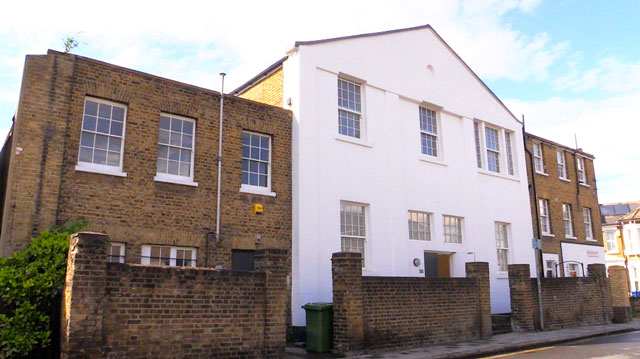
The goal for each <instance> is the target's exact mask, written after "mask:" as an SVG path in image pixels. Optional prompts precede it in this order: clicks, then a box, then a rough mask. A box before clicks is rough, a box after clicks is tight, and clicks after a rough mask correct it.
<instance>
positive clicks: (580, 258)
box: [561, 242, 605, 277]
mask: <svg viewBox="0 0 640 359" xmlns="http://www.w3.org/2000/svg"><path fill="white" fill-rule="evenodd" d="M561 245H562V258H563V260H564V263H563V270H564V276H565V277H569V276H570V272H571V268H569V266H570V265H572V264H577V263H571V262H579V263H582V265H580V264H577V265H578V266H579V267H580V269H579V271H578V274H577V275H578V276H579V277H582V276H583V275H584V276H588V275H589V271H588V270H587V266H588V265H589V264H605V257H604V247H601V246H590V245H585V244H577V243H567V242H562V243H561ZM583 266H584V273H582V267H583Z"/></svg>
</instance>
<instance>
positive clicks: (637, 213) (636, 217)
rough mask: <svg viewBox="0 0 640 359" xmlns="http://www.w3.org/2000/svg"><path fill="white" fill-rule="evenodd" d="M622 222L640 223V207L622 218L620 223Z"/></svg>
mask: <svg viewBox="0 0 640 359" xmlns="http://www.w3.org/2000/svg"><path fill="white" fill-rule="evenodd" d="M622 221H640V207H638V208H636V209H634V210H633V211H631V212H629V213H627V214H625V215H624V216H622V218H620V222H622Z"/></svg>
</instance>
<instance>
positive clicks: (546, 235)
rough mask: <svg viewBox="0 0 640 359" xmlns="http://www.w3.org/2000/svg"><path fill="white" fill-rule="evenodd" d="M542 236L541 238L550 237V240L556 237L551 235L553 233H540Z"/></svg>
mask: <svg viewBox="0 0 640 359" xmlns="http://www.w3.org/2000/svg"><path fill="white" fill-rule="evenodd" d="M542 236H543V237H552V238H555V237H556V235H555V234H553V233H542Z"/></svg>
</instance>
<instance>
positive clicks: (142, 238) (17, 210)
mask: <svg viewBox="0 0 640 359" xmlns="http://www.w3.org/2000/svg"><path fill="white" fill-rule="evenodd" d="M87 96H91V97H95V98H99V99H104V100H109V101H112V102H116V103H120V104H122V105H125V106H126V108H127V117H126V130H125V139H124V142H125V144H124V152H123V153H124V155H123V171H124V172H125V173H126V174H127V175H126V177H118V176H110V175H104V174H97V173H88V172H80V171H77V170H76V169H75V166H76V165H77V163H78V160H77V159H78V149H79V141H80V132H81V126H82V117H83V108H84V101H85V98H86V97H87ZM219 104H220V95H219V93H218V92H215V91H211V90H207V89H203V88H200V87H196V86H191V85H187V84H183V83H180V82H176V81H172V80H168V79H164V78H160V77H157V76H152V75H148V74H145V73H141V72H138V71H134V70H130V69H126V68H122V67H118V66H114V65H111V64H107V63H104V62H100V61H96V60H92V59H88V58H84V57H80V56H76V55H71V54H63V53H59V52H56V51H49V52H48V54H47V55H42V56H27V59H26V62H25V71H24V75H23V82H22V90H21V95H20V102H19V106H18V113H17V116H16V121H15V128H14V133H13V143H12V146H13V147H12V151H11V156H12V158H11V162H10V169H9V175H8V180H7V200H6V204H7V205H6V206H5V213H4V217H3V226H2V234H1V237H0V251H1V253H0V254H2V255H4V256H7V255H10V254H11V253H13V252H14V251H16V250H19V249H22V248H24V247H25V246H26V244H27V243H28V241H29V238H30V237H31V236H32V235H34V234H36V233H38V232H39V231H42V230H44V229H47V228H49V227H51V226H53V225H56V224H62V223H65V222H67V221H70V220H75V219H78V218H84V219H87V220H88V221H89V227H88V228H87V230H90V231H95V232H101V233H106V234H108V235H109V236H110V238H111V240H112V241H114V242H125V243H126V253H125V256H126V262H128V263H140V255H141V246H142V245H144V244H156V245H174V246H187V247H195V248H197V265H198V266H204V265H206V264H208V266H210V267H213V266H215V265H222V266H224V267H225V268H229V267H230V266H231V250H232V249H243V250H257V249H260V248H269V247H275V248H283V249H286V250H288V251H290V248H291V113H290V112H289V111H286V110H283V109H282V108H279V107H274V106H268V105H264V104H259V103H256V102H252V101H249V100H245V99H241V98H238V97H232V96H228V97H225V105H224V109H225V114H224V125H223V155H222V161H223V173H222V196H221V201H222V208H221V214H222V217H221V224H220V227H221V228H220V229H221V241H220V242H219V243H216V242H215V240H214V236H213V234H214V233H215V229H216V228H215V226H216V223H215V222H216V220H215V219H216V187H217V163H216V159H217V150H218V123H219ZM161 113H169V114H176V115H180V116H185V117H188V118H191V119H194V120H195V122H196V133H195V151H194V152H195V159H194V181H195V182H197V183H198V186H197V187H192V186H185V185H180V184H174V183H163V182H158V181H154V176H155V175H156V160H157V142H158V133H159V119H160V114H161ZM243 130H246V131H254V132H259V133H262V134H267V135H271V136H272V151H271V187H272V191H273V192H275V194H276V195H275V197H273V196H263V195H256V194H250V193H243V192H240V191H239V189H240V187H241V164H242V161H241V158H242V132H243ZM255 203H260V204H263V205H264V213H263V214H262V215H260V216H258V215H255V214H254V213H253V205H254V204H255ZM207 249H208V251H207Z"/></svg>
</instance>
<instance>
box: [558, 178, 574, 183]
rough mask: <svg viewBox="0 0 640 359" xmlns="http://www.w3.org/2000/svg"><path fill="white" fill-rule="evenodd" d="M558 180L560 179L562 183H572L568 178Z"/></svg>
mask: <svg viewBox="0 0 640 359" xmlns="http://www.w3.org/2000/svg"><path fill="white" fill-rule="evenodd" d="M558 179H559V180H560V181H565V182H569V183H571V180H570V179H568V178H562V177H558Z"/></svg>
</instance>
